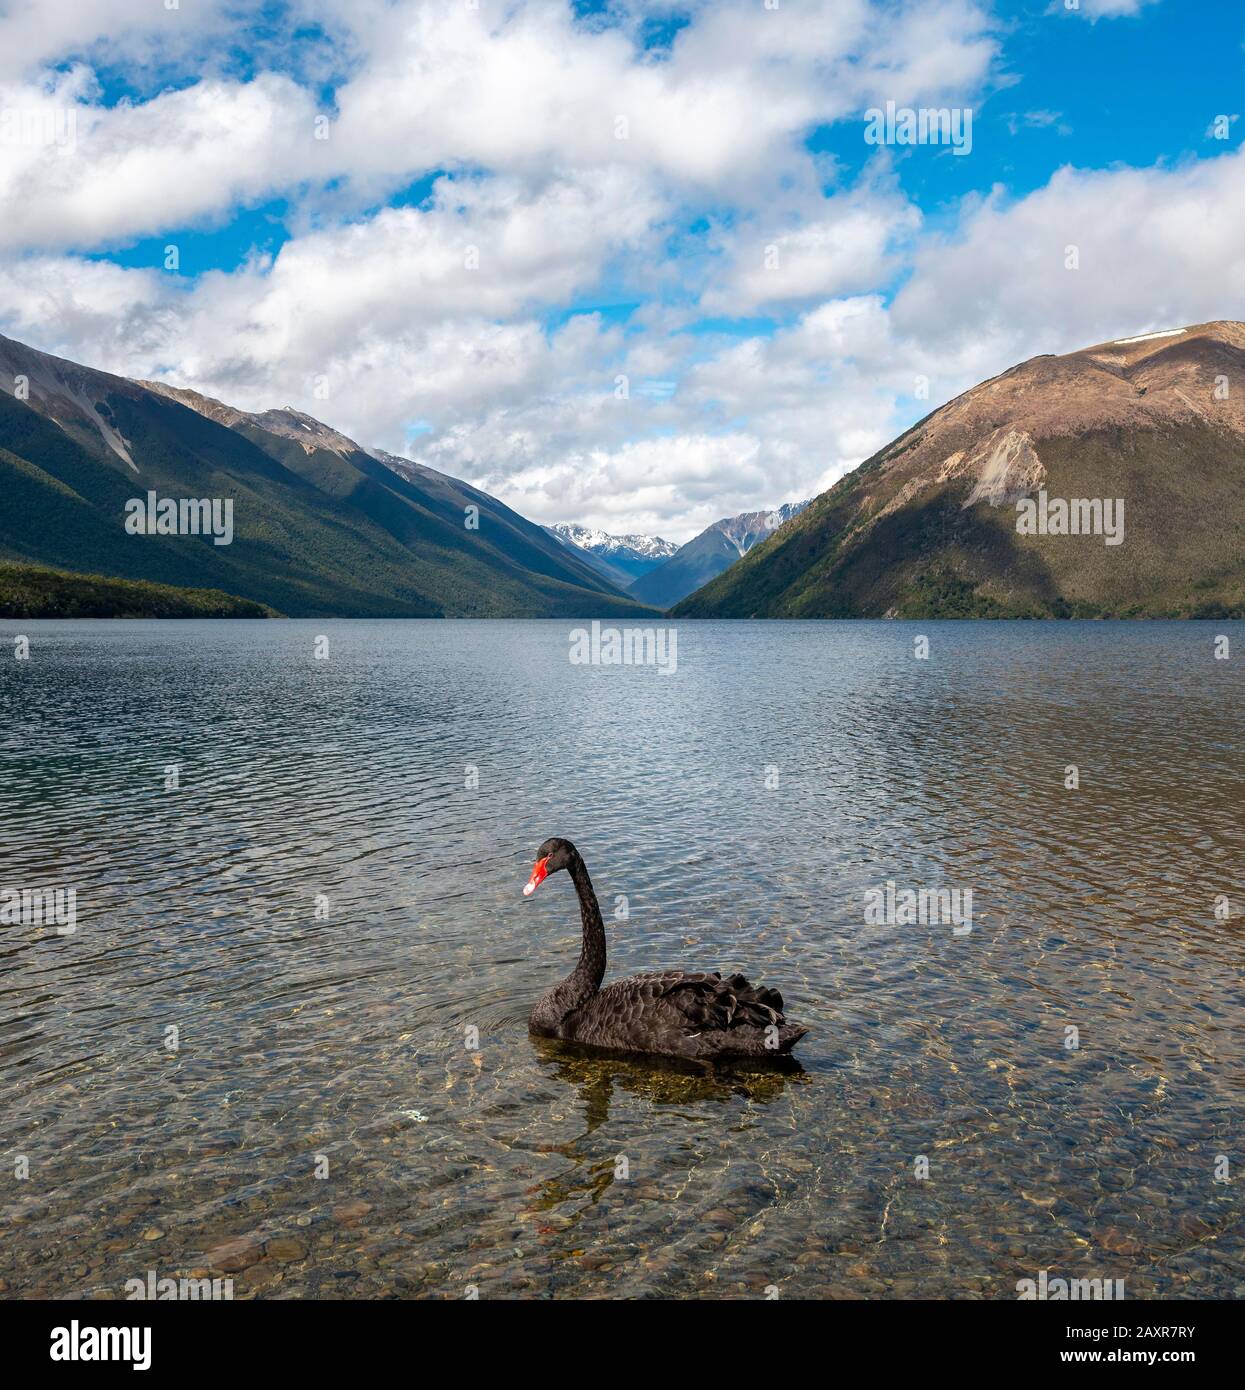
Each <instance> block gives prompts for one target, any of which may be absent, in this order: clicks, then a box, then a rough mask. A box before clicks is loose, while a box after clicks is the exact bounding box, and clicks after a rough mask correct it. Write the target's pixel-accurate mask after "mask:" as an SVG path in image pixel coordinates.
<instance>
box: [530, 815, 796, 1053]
mask: <svg viewBox="0 0 1245 1390" xmlns="http://www.w3.org/2000/svg"><path fill="white" fill-rule="evenodd" d="M558 869H566V870H567V871H568V872H569V873H570V876H571V880H572V882H573V883H574V884H575V891H576V893H578V894H579V912H580V916H581V917H582V918H583V926H584V946H583V951H582V952H581V954H580V957H579V964H578V965H576V967H575V969H574V970H573V971H572V972H571V974H570V975H569V976H567V978H566V979H565V980H563V981H562V983H561V984H560V985H556V986H555V987H554V988H553V989H551V990H549V992H548V993H547V994H545V995H544V996H543V997H542V998H541V1000H540V1002H539V1003H538V1004H537V1005H536V1007H535V1008H534V1009H533V1010H532V1016H531V1019H530V1020H529V1023H528V1026H529V1028H530V1029H531V1031H532V1032H533V1033H536V1034H539V1035H540V1036H542V1037H548V1038H566V1039H568V1040H570V1041H573V1042H577V1043H583V1044H586V1045H587V1046H589V1047H603V1048H609V1049H611V1050H613V1051H620V1052H647V1053H654V1054H657V1055H660V1056H665V1057H686V1058H691V1059H693V1060H700V1061H715V1060H726V1059H729V1058H740V1057H757V1058H764V1057H769V1058H772V1057H776V1056H781V1055H782V1054H783V1053H786V1052H790V1051H791V1049H792V1048H793V1047H794V1046H795V1044H796V1043H797V1042H799V1040H800V1039H801V1038H802V1037H803V1036H804V1034H805V1033H807V1032H808V1029H807V1028H804V1027H802V1026H801V1025H800V1024H798V1023H788V1022H787V1020H786V1019H785V1018H784V1017H783V1012H782V995H781V994H779V993H778V991H777V990H773V989H762V988H758V987H757V986H755V985H750V984H749V983H748V981H747V980H745V979H744V977H743V976H742V975H730V976H728V977H727V978H726V979H725V980H724V979H723V978H722V977H721V975H720V974H719V973H718V972H717V971H714V972H713V973H711V974H705V973H702V972H694V971H690V970H663V971H659V972H658V973H657V974H653V975H633V976H632V977H631V978H630V979H627V980H615V981H614V983H613V984H610V985H606V987H605V988H604V989H602V988H601V981H602V979H604V977H605V925H604V923H603V922H602V921H601V909H600V908H599V907H598V906H597V897H596V894H595V893H594V892H593V891H592V880H591V879H590V878H589V877H588V870H587V869H586V868H585V866H584V861H583V859H582V858H581V857H580V854H579V851H578V850H577V849H576V848H575V846H574V845H573V844H571V842H570V841H569V840H556V839H555V840H546V841H545V843H544V844H543V845H541V847H540V849H539V850H537V852H536V867H535V868H534V869H533V870H532V878H531V882H530V883H529V884H528V886H527V888H526V889H524V892H525V893H530V892H531V891H532V890H533V889H534V888H535V887H536V886H537V884H539V883H541V882H542V881H543V880H544V879H545V878H546V877H547V876H548V875H549V874H551V873H556V872H557V870H558Z"/></svg>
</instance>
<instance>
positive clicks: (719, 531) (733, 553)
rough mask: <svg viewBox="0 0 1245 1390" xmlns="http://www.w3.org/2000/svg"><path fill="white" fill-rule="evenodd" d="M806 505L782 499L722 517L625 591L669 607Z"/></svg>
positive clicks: (642, 601) (655, 603) (646, 600)
mask: <svg viewBox="0 0 1245 1390" xmlns="http://www.w3.org/2000/svg"><path fill="white" fill-rule="evenodd" d="M807 506H808V503H807V502H786V503H784V504H783V505H782V506H781V507H778V508H777V509H776V510H774V511H772V512H743V513H741V514H740V515H739V516H728V517H723V519H722V520H721V521H715V522H714V523H713V525H712V526H710V527H709V528H708V529H707V530H704V531H702V532H701V533H700V535H699V536H694V537H693V538H692V539H691V540H690V541H688V543H687V544H686V545H684V546H680V547H679V549H678V550H676V551H675V553H674V554H673V555H672V556H671V557H670V558H669V559H668V560H667V561H666V562H665V563H664V564H662V565H659V566H658V567H657V568H656V569H653V570H650V571H649V572H648V574H646V575H644V576H643V577H642V578H640V579H638V580H637V581H636V582H635V583H634V584H632V585H631V587H630V588H629V589H628V593H630V594H631V596H632V597H633V598H636V599H639V601H640V602H641V603H649V604H652V605H653V607H654V608H670V607H672V606H673V605H674V604H676V603H678V601H679V600H680V599H681V598H686V597H687V595H688V594H690V593H693V592H694V591H695V590H696V589H699V588H700V586H701V585H702V584H707V583H708V582H709V580H711V579H712V578H714V576H715V575H719V574H721V573H722V571H723V570H725V569H727V568H728V567H729V566H730V565H733V564H734V563H735V561H736V560H738V559H739V558H740V556H741V555H747V554H748V552H749V551H750V550H751V549H752V548H753V547H754V546H755V545H757V544H759V543H760V542H761V541H763V540H765V539H766V538H767V537H769V536H771V535H772V534H773V533H774V532H775V531H776V530H777V529H778V528H779V527H780V526H782V525H783V524H784V523H786V522H788V521H790V520H791V518H792V517H793V516H798V515H799V514H800V512H802V511H803V510H804V508H805V507H807Z"/></svg>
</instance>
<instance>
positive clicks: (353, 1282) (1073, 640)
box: [0, 622, 1245, 1298]
mask: <svg viewBox="0 0 1245 1390" xmlns="http://www.w3.org/2000/svg"><path fill="white" fill-rule="evenodd" d="M571 626H572V625H571V624H567V623H434V622H394V623H388V622H368V623H327V624H326V623H323V622H320V623H307V622H274V623H268V624H258V623H252V624H246V623H161V624H156V623H72V622H70V623H23V624H18V625H17V626H16V627H14V625H13V624H7V625H6V627H5V630H4V631H3V633H0V637H3V639H4V641H3V642H2V643H0V827H2V828H0V888H2V887H21V886H30V887H36V886H50V885H58V886H65V887H74V888H75V889H76V891H77V902H78V925H77V930H76V932H75V933H74V934H72V935H58V934H57V933H56V932H55V931H54V930H52V929H50V928H46V927H45V928H38V927H32V926H29V925H23V924H10V925H4V926H0V1102H2V1103H0V1157H2V1158H3V1164H4V1166H3V1169H0V1222H2V1223H3V1239H2V1240H0V1292H2V1293H3V1294H4V1295H5V1296H7V1297H13V1296H17V1295H44V1296H49V1295H50V1296H63V1295H96V1296H101V1297H118V1296H121V1294H122V1292H123V1290H124V1284H125V1281H126V1280H127V1279H131V1278H135V1277H143V1276H145V1273H146V1271H147V1270H149V1269H154V1270H155V1271H156V1272H157V1274H158V1275H160V1276H176V1275H180V1274H186V1273H188V1272H190V1271H191V1270H204V1269H210V1268H213V1267H214V1266H216V1265H219V1264H220V1263H222V1262H228V1263H232V1264H234V1265H236V1266H241V1267H240V1268H234V1269H233V1270H232V1275H231V1277H232V1278H233V1280H234V1288H235V1296H237V1297H246V1296H260V1297H299V1296H304V1297H305V1296H315V1297H351V1296H352V1297H361V1296H383V1295H398V1296H422V1297H463V1296H464V1294H465V1293H466V1291H467V1288H468V1286H469V1285H475V1286H477V1287H478V1289H479V1292H480V1296H481V1297H503V1296H509V1297H571V1296H582V1297H637V1296H638V1297H644V1296H658V1297H670V1296H677V1297H762V1296H764V1291H765V1289H766V1288H767V1286H770V1285H777V1286H778V1288H779V1289H780V1290H781V1295H782V1296H783V1297H826V1296H840V1297H846V1296H853V1295H855V1296H860V1295H866V1296H910V1297H911V1296H916V1297H1003V1298H1013V1297H1015V1295H1016V1283H1017V1281H1018V1280H1019V1279H1024V1278H1035V1277H1036V1276H1037V1273H1038V1271H1039V1270H1041V1269H1047V1270H1049V1271H1050V1273H1051V1277H1056V1276H1063V1277H1068V1278H1074V1277H1086V1278H1104V1279H1106V1278H1111V1279H1123V1280H1124V1281H1125V1287H1126V1291H1127V1294H1128V1296H1131V1297H1146V1296H1152V1295H1174V1296H1189V1297H1209V1296H1217V1297H1232V1296H1237V1297H1239V1296H1241V1295H1242V1294H1245V1237H1243V1235H1242V1226H1241V1216H1242V1206H1243V1203H1242V1196H1241V1194H1242V1191H1243V1188H1242V1181H1243V1179H1242V1177H1241V1176H1240V1174H1241V1171H1242V1164H1245V1153H1242V1151H1241V1147H1240V1145H1241V1135H1242V1133H1243V1132H1245V1128H1243V1126H1242V1119H1243V1118H1245V1066H1243V1063H1245V1036H1243V1034H1242V996H1243V994H1245V990H1243V989H1242V974H1241V957H1242V939H1243V936H1245V933H1243V932H1242V919H1241V912H1242V903H1243V900H1245V883H1243V881H1242V879H1243V875H1242V865H1243V863H1245V856H1243V850H1245V763H1243V761H1242V756H1241V755H1242V746H1241V745H1242V737H1241V707H1242V701H1241V697H1242V693H1243V691H1245V625H1243V624H1239V623H1237V624H1233V623H1190V624H1159V623H1156V624H1141V623H1138V624H1111V623H1102V624H1068V623H1064V624H993V625H992V624H985V623H981V624H977V623H917V624H911V623H810V624H782V623H774V624H769V623H739V624H725V623H721V624H719V623H699V624H698V623H682V624H680V625H679V649H678V651H679V669H678V671H677V673H676V674H674V675H663V674H661V673H660V672H659V671H657V670H653V669H627V668H588V667H575V666H571V665H570V664H569V662H568V660H567V634H568V631H569V629H570V627H571ZM18 630H20V631H23V632H26V633H28V634H29V635H30V637H31V643H32V651H31V660H30V661H29V662H17V661H14V660H13V659H12V658H11V655H10V652H11V637H12V634H13V632H14V631H18ZM321 632H324V633H327V634H328V635H329V637H330V643H331V646H330V658H329V660H328V661H316V660H314V659H313V656H312V644H313V639H314V637H315V636H316V634H317V633H321ZM1219 632H1226V633H1228V634H1230V635H1231V638H1232V643H1233V659H1232V660H1231V661H1226V662H1225V661H1215V660H1214V659H1213V640H1214V637H1215V635H1216V634H1217V633H1219ZM917 633H928V634H929V636H930V637H931V640H932V652H931V659H930V660H929V661H927V662H918V661H915V660H914V659H913V656H912V650H913V642H912V639H913V637H914V635H916V634H917ZM169 763H177V764H179V765H180V770H181V771H180V781H181V787H180V790H178V791H175V792H172V791H165V790H164V785H163V779H164V768H165V765H166V764H169ZM1069 763H1075V764H1077V765H1078V766H1079V768H1080V773H1081V787H1080V789H1079V790H1077V791H1068V790H1065V788H1064V785H1063V781H1064V769H1065V766H1066V765H1067V764H1069ZM468 765H471V766H474V767H476V768H478V770H479V786H478V788H476V789H469V788H468V787H467V786H466V785H465V782H466V780H467V769H468ZM767 769H776V770H777V778H778V785H777V787H776V788H767V787H766V773H767ZM770 780H771V781H772V780H773V776H772V773H771V776H770ZM550 834H561V835H566V836H569V837H570V838H572V839H574V840H575V841H576V842H577V843H578V844H579V846H580V848H581V850H582V851H583V853H584V856H585V858H586V860H587V862H588V865H589V868H590V870H591V871H592V873H593V876H594V881H595V883H596V886H597V890H598V893H599V895H600V897H601V901H602V906H603V909H604V910H605V914H606V919H607V923H608V924H609V940H610V951H611V956H610V965H609V971H608V977H614V976H617V975H621V974H626V973H630V972H633V971H637V970H643V969H650V968H657V967H659V966H665V965H685V966H689V967H699V968H710V969H718V968H721V969H723V970H724V971H725V970H727V969H742V970H744V971H745V972H746V973H747V974H748V975H749V976H750V977H752V978H754V979H764V980H765V982H766V983H768V984H771V985H774V986H777V987H778V988H779V989H781V990H782V992H783V994H784V995H785V997H786V1000H787V1007H788V1012H789V1013H790V1014H791V1015H792V1016H794V1017H796V1018H799V1019H801V1020H803V1021H805V1022H807V1023H808V1024H809V1025H811V1028H812V1032H811V1033H810V1035H809V1037H807V1038H806V1039H805V1040H804V1042H803V1044H802V1045H801V1048H800V1052H799V1055H800V1057H801V1060H802V1064H803V1070H802V1071H801V1072H798V1073H795V1074H781V1073H773V1072H769V1073H761V1074H756V1075H748V1074H734V1075H724V1076H717V1077H715V1076H704V1075H697V1074H689V1073H685V1072H681V1071H675V1070H668V1069H662V1068H659V1067H657V1066H654V1065H650V1064H648V1063H645V1062H635V1061H625V1060H617V1059H606V1058H593V1057H591V1056H587V1057H585V1056H577V1055H572V1054H568V1053H566V1052H565V1051H562V1050H560V1049H559V1048H558V1046H557V1045H556V1044H550V1043H544V1042H537V1041H533V1040H532V1039H530V1038H529V1037H528V1036H527V1032H526V1015H527V1011H528V1010H529V1008H530V1007H531V1004H532V1003H533V1002H534V1000H535V999H536V997H537V996H538V995H539V994H540V993H541V991H542V990H543V989H544V988H546V987H547V986H548V985H550V984H552V983H554V982H556V981H557V980H558V979H560V978H561V977H562V976H563V975H565V974H566V973H567V971H569V969H570V968H571V965H572V964H573V962H574V959H575V955H576V953H577V949H578V916H577V913H576V909H575V901H574V896H573V892H572V889H571V886H570V884H569V882H568V881H567V880H566V878H565V876H564V875H561V876H558V877H557V878H556V879H552V880H550V881H549V883H547V884H546V885H545V886H544V887H543V888H542V889H541V890H540V892H539V893H538V894H537V895H536V896H535V897H534V898H533V899H531V900H530V901H525V900H524V899H523V898H522V897H521V895H520V890H521V888H522V885H523V883H524V881H525V880H526V878H527V873H528V870H529V867H530V864H531V860H532V857H533V851H534V850H535V848H536V846H537V845H538V844H539V843H540V842H541V841H542V840H543V839H544V838H545V837H546V836H548V835H550ZM887 879H894V880H896V882H897V883H898V884H899V885H900V886H901V887H903V886H910V887H938V886H946V887H959V888H968V887H971V888H972V889H973V892H974V919H973V930H972V932H971V933H970V934H969V935H967V936H955V935H954V934H953V932H952V930H951V928H950V927H947V926H938V925H935V926H921V925H906V926H866V925H865V924H864V915H863V901H864V894H865V891H866V889H868V888H870V887H875V886H878V885H881V884H884V883H885V882H886V880H887ZM319 893H323V894H325V895H327V897H328V900H329V916H328V917H327V919H325V918H320V919H317V917H316V913H315V900H316V895H317V894H319ZM619 894H625V895H626V897H627V899H628V906H629V911H630V916H629V918H628V919H627V920H625V921H614V920H613V912H614V908H615V903H616V896H617V895H619ZM1220 894H1226V895H1228V897H1229V898H1230V899H1231V903H1232V918H1231V920H1230V921H1226V922H1225V921H1217V920H1216V919H1215V916H1214V902H1215V898H1216V896H1217V895H1220ZM170 1026H175V1027H176V1028H177V1029H178V1030H179V1033H180V1039H179V1042H180V1046H179V1049H178V1050H177V1051H170V1050H169V1049H168V1047H167V1045H166V1032H165V1030H166V1029H167V1028H168V1027H170ZM469 1026H473V1027H475V1028H478V1030H479V1037H480V1046H479V1049H478V1050H475V1051H473V1050H470V1049H469V1048H468V1047H467V1046H466V1045H465V1043H466V1037H467V1029H468V1027H469ZM1068 1026H1075V1027H1076V1028H1077V1029H1078V1030H1079V1036H1080V1047H1079V1050H1077V1051H1069V1050H1068V1049H1067V1048H1066V1047H1065V1036H1066V1034H1065V1030H1066V1028H1067V1027H1068ZM918 1155H925V1156H926V1157H927V1158H928V1160H929V1177H928V1179H927V1180H918V1179H917V1178H915V1176H914V1162H915V1160H916V1158H917V1156H918ZM1218 1155H1226V1156H1227V1157H1228V1159H1229V1161H1230V1169H1229V1175H1230V1177H1231V1178H1232V1181H1231V1182H1230V1183H1227V1184H1224V1183H1217V1182H1216V1181H1215V1171H1216V1170H1215V1165H1216V1158H1217V1156H1218ZM22 1156H24V1157H25V1158H26V1159H27V1160H28V1163H29V1174H30V1175H29V1177H28V1178H27V1179H25V1180H18V1179H16V1178H15V1177H14V1176H13V1174H14V1172H15V1171H16V1164H17V1160H18V1159H19V1158H20V1157H22ZM620 1156H621V1157H624V1158H625V1159H626V1165H627V1168H628V1170H629V1176H627V1177H625V1178H624V1177H620V1176H619V1175H618V1170H619V1168H620V1166H621V1165H620V1164H619V1162H618V1160H619V1158H620ZM318 1160H319V1161H320V1162H321V1163H324V1162H326V1163H327V1171H328V1177H327V1178H326V1179H320V1178H317V1176H316V1165H317V1161H318ZM233 1241H237V1242H238V1244H237V1245H236V1246H231V1247H227V1250H226V1253H225V1254H221V1253H220V1251H219V1247H220V1246H221V1245H222V1244H223V1243H227V1242H233ZM231 1253H232V1255H233V1256H234V1258H233V1259H232V1260H230V1254H231Z"/></svg>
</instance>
